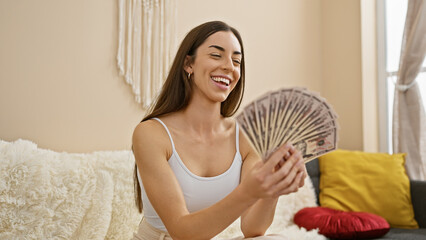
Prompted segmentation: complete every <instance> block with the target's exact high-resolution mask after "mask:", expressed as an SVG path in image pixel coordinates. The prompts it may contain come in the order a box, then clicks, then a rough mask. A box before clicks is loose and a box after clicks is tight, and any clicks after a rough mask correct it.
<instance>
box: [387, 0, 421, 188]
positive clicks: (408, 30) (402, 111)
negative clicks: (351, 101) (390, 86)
mask: <svg viewBox="0 0 426 240" xmlns="http://www.w3.org/2000/svg"><path fill="white" fill-rule="evenodd" d="M425 54H426V1H423V0H409V1H408V8H407V17H406V21H405V28H404V35H403V39H402V46H401V59H400V62H399V70H398V75H397V83H396V86H395V97H394V109H393V151H394V152H405V153H407V156H406V163H405V167H406V170H407V174H408V176H409V177H410V179H414V180H425V177H426V116H425V115H426V114H425V110H424V106H423V103H422V100H421V95H420V91H419V88H418V86H417V83H416V77H417V75H418V73H419V71H420V69H421V66H422V63H423V60H424V58H425Z"/></svg>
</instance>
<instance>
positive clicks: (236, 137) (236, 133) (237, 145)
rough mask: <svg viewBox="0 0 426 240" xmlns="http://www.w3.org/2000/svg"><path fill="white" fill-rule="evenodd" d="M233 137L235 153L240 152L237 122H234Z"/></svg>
mask: <svg viewBox="0 0 426 240" xmlns="http://www.w3.org/2000/svg"><path fill="white" fill-rule="evenodd" d="M235 135H236V136H235V141H236V143H235V146H236V147H237V152H240V134H239V128H238V122H237V121H235Z"/></svg>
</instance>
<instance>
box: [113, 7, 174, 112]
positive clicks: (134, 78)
mask: <svg viewBox="0 0 426 240" xmlns="http://www.w3.org/2000/svg"><path fill="white" fill-rule="evenodd" d="M118 2H119V9H118V10H119V28H118V35H119V36H118V53H117V64H118V68H119V73H120V75H121V76H124V78H125V80H126V82H127V83H128V84H130V85H131V87H132V91H133V93H134V94H135V100H136V101H137V102H138V103H140V104H141V105H142V107H143V108H147V107H148V106H149V105H150V104H151V102H152V101H153V100H154V98H155V97H156V95H157V94H158V92H159V90H160V88H161V86H162V85H163V82H164V80H165V79H166V76H167V72H168V71H169V66H170V64H171V61H172V58H173V56H174V54H175V49H174V47H175V38H176V37H175V22H176V0H118Z"/></svg>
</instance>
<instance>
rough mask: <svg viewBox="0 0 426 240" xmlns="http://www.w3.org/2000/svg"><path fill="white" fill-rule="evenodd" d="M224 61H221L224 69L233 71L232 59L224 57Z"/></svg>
mask: <svg viewBox="0 0 426 240" xmlns="http://www.w3.org/2000/svg"><path fill="white" fill-rule="evenodd" d="M224 59H225V60H224V63H223V69H224V70H228V71H231V72H232V71H234V64H233V61H232V59H230V58H224Z"/></svg>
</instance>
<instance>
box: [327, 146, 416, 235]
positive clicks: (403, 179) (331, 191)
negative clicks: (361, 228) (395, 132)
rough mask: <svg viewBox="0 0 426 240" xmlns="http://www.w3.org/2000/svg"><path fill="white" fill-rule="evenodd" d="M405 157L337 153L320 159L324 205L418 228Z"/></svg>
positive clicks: (339, 151) (383, 154)
mask: <svg viewBox="0 0 426 240" xmlns="http://www.w3.org/2000/svg"><path fill="white" fill-rule="evenodd" d="M404 156H405V155H404V154H393V155H390V154H385V153H365V152H359V151H346V150H336V151H334V152H332V153H329V154H326V155H324V156H322V157H320V158H319V165H320V172H321V179H320V204H321V206H323V207H329V208H333V209H337V210H343V211H356V212H369V213H373V214H376V215H379V216H382V217H383V218H385V219H386V220H387V221H388V222H389V224H390V225H391V227H396V228H418V224H417V222H416V220H415V219H414V211H413V206H412V204H411V194H410V185H409V184H410V183H409V179H408V177H407V174H406V172H405V168H404V161H405V159H404Z"/></svg>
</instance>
